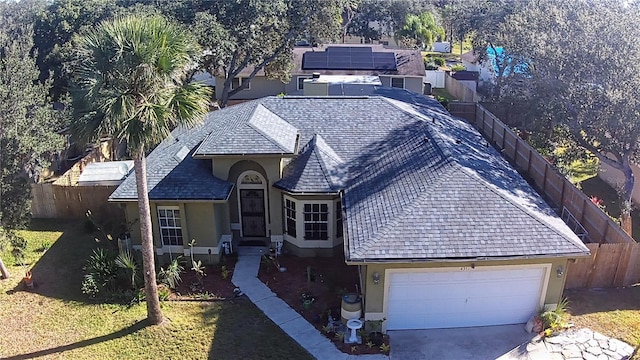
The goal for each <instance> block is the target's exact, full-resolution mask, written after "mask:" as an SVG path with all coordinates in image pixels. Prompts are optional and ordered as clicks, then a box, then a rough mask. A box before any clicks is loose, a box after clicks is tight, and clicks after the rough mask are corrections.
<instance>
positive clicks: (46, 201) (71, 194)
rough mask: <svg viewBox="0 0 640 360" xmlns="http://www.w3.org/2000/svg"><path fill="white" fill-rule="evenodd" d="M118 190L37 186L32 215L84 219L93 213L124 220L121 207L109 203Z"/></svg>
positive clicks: (100, 187)
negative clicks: (86, 215)
mask: <svg viewBox="0 0 640 360" xmlns="http://www.w3.org/2000/svg"><path fill="white" fill-rule="evenodd" d="M116 187H117V186H59V185H54V184H51V183H45V184H34V185H32V187H31V191H32V193H31V195H32V196H31V198H32V202H31V212H32V213H33V217H34V218H83V217H85V214H86V212H87V210H91V212H93V213H94V214H97V215H99V216H107V217H109V218H112V219H115V218H116V217H118V218H121V219H124V212H123V210H122V209H121V208H120V206H118V205H117V204H112V203H109V202H108V201H107V200H108V198H109V196H110V195H111V193H113V191H114V190H115V189H116Z"/></svg>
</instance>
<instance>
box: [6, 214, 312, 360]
mask: <svg viewBox="0 0 640 360" xmlns="http://www.w3.org/2000/svg"><path fill="white" fill-rule="evenodd" d="M21 234H22V235H23V236H25V237H27V238H28V240H29V247H28V249H27V257H26V259H27V261H26V262H27V263H29V264H30V266H31V268H32V272H33V279H34V282H35V288H34V289H33V290H30V291H27V290H26V289H25V287H24V285H23V284H22V283H21V279H22V268H20V267H19V266H15V264H14V261H13V259H12V256H11V255H10V252H8V250H5V252H4V253H2V258H3V260H4V261H5V263H6V264H7V265H8V266H9V268H10V271H11V274H12V278H10V279H8V280H2V281H0V290H2V291H1V292H0V304H1V306H0V328H2V330H3V334H4V336H2V337H0V358H3V359H27V358H34V357H44V358H70V359H71V358H72V359H96V358H104V359H134V358H135V359H139V358H146V359H159V358H169V359H205V358H215V359H285V358H295V359H311V356H310V355H309V354H308V353H307V352H306V351H305V350H304V349H302V348H301V347H299V346H298V345H297V343H295V342H294V341H293V340H292V339H291V338H289V337H288V336H287V335H286V334H284V333H283V332H282V331H281V330H280V328H279V327H277V326H276V325H275V324H273V322H271V321H270V320H269V319H268V318H266V317H265V316H264V314H262V312H261V311H260V310H259V309H257V308H256V307H255V306H254V305H253V304H252V303H251V302H250V301H249V300H248V299H246V298H238V299H233V300H225V301H203V302H200V301H184V302H179V301H166V302H163V303H162V307H163V311H164V314H165V316H166V318H167V319H168V321H167V322H166V323H165V324H163V325H160V326H152V327H147V326H145V323H144V318H145V316H146V309H145V305H144V304H141V305H134V306H131V307H128V306H126V305H117V304H102V303H97V302H92V301H89V300H88V299H87V297H86V296H85V295H84V294H82V292H81V291H80V283H81V281H82V277H83V274H82V267H83V265H84V262H85V260H86V258H87V256H88V255H89V254H90V253H91V251H92V249H93V248H95V247H96V246H100V245H101V244H99V243H96V242H95V241H94V239H93V237H92V236H90V235H87V234H86V233H84V226H83V223H82V222H81V221H78V222H71V221H60V220H51V221H34V222H33V224H32V226H31V229H30V230H29V231H24V232H22V233H21ZM43 244H44V245H45V246H43ZM47 245H49V246H50V248H49V249H48V250H46V252H44V253H43V250H45V248H47V247H48V246H47Z"/></svg>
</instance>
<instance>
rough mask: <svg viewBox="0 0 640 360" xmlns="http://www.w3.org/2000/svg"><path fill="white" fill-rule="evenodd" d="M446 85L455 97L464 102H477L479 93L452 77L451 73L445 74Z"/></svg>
mask: <svg viewBox="0 0 640 360" xmlns="http://www.w3.org/2000/svg"><path fill="white" fill-rule="evenodd" d="M444 87H445V89H447V91H448V92H449V94H451V95H453V97H455V98H457V99H459V100H460V101H464V102H477V101H478V94H477V93H476V92H475V91H473V90H471V89H470V88H468V87H466V86H465V85H464V84H463V83H461V82H460V81H458V80H456V79H454V78H452V77H451V75H450V74H446V75H445V76H444Z"/></svg>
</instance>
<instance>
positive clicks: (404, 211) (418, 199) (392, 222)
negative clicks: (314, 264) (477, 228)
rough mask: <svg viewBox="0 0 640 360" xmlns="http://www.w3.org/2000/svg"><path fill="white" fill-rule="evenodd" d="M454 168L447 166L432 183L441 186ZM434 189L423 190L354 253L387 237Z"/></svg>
mask: <svg viewBox="0 0 640 360" xmlns="http://www.w3.org/2000/svg"><path fill="white" fill-rule="evenodd" d="M454 170H455V168H454V167H449V168H447V169H446V170H445V171H444V172H443V173H441V174H440V176H438V178H437V180H436V181H435V182H433V183H432V184H431V185H435V187H437V186H439V185H440V184H441V183H442V182H444V181H445V178H447V179H448V178H449V177H448V176H447V175H450V174H451V173H453V172H454ZM432 190H433V187H432V186H429V189H426V190H424V191H422V192H421V193H420V195H418V196H416V197H415V198H414V199H413V200H411V201H410V202H408V203H407V204H406V205H405V207H404V208H403V209H402V211H400V212H399V213H398V214H397V215H396V216H394V217H393V219H391V220H390V221H388V222H387V223H386V224H384V226H382V227H381V228H380V229H378V231H376V236H375V237H373V238H371V239H369V240H368V241H366V242H365V244H364V245H366V246H360V247H359V248H358V250H357V251H355V252H354V255H357V254H358V253H360V252H365V251H366V250H367V249H369V248H370V247H372V246H374V245H376V244H377V243H378V242H379V241H381V240H383V239H384V238H385V237H386V235H387V234H388V233H389V232H390V231H391V230H392V228H393V227H395V226H396V225H397V224H398V223H399V222H400V221H401V219H403V218H404V217H405V216H404V215H406V214H409V213H411V212H413V211H414V210H415V209H416V207H417V205H418V204H419V203H421V202H422V201H423V200H425V198H427V197H429V196H431V193H432ZM360 255H361V256H364V254H360Z"/></svg>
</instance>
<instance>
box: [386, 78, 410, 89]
mask: <svg viewBox="0 0 640 360" xmlns="http://www.w3.org/2000/svg"><path fill="white" fill-rule="evenodd" d="M393 79H402V87H401V88H399V87H395V88H396V89H406V88H407V79H405V78H404V76H392V77H390V78H389V87H394V86H393Z"/></svg>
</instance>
